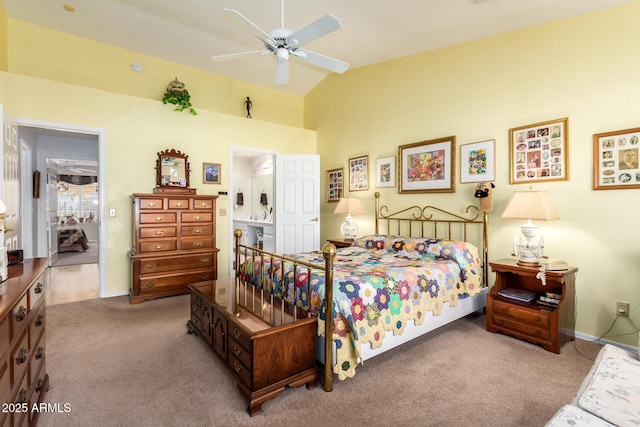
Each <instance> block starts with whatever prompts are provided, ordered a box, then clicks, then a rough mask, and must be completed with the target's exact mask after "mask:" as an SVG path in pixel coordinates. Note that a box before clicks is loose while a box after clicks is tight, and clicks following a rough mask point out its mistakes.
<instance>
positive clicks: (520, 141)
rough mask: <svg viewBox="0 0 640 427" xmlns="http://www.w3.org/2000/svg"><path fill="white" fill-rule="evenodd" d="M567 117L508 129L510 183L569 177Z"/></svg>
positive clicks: (563, 179)
mask: <svg viewBox="0 0 640 427" xmlns="http://www.w3.org/2000/svg"><path fill="white" fill-rule="evenodd" d="M567 133H568V119H567V118H566V117H565V118H563V119H558V120H552V121H548V122H543V123H536V124H533V125H527V126H521V127H517V128H512V129H510V130H509V142H510V145H509V152H510V154H511V156H510V161H511V184H521V183H529V182H536V181H566V180H568V179H569V170H568V161H567V159H568V158H569V153H568V146H567Z"/></svg>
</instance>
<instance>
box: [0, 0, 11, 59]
mask: <svg viewBox="0 0 640 427" xmlns="http://www.w3.org/2000/svg"><path fill="white" fill-rule="evenodd" d="M8 61H9V60H8V55H7V13H6V12H5V10H4V6H2V3H0V71H7V67H8V64H9V62H8Z"/></svg>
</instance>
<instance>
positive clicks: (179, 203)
mask: <svg viewBox="0 0 640 427" xmlns="http://www.w3.org/2000/svg"><path fill="white" fill-rule="evenodd" d="M182 205H184V203H182V202H176V206H177V207H179V208H181V207H182Z"/></svg>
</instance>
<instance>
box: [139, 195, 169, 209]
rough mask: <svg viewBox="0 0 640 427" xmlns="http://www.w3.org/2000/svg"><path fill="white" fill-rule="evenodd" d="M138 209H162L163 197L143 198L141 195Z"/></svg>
mask: <svg viewBox="0 0 640 427" xmlns="http://www.w3.org/2000/svg"><path fill="white" fill-rule="evenodd" d="M139 200H140V209H141V210H150V209H156V210H161V209H164V199H162V198H159V197H158V198H145V197H141V198H140V199H139Z"/></svg>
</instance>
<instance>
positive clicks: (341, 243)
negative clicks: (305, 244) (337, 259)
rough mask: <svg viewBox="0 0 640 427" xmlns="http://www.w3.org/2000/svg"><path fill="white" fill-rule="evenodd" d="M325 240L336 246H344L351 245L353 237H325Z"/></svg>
mask: <svg viewBox="0 0 640 427" xmlns="http://www.w3.org/2000/svg"><path fill="white" fill-rule="evenodd" d="M327 242H329V243H333V244H334V245H335V246H336V248H338V249H340V248H346V247H349V246H351V244H352V243H353V239H327Z"/></svg>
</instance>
